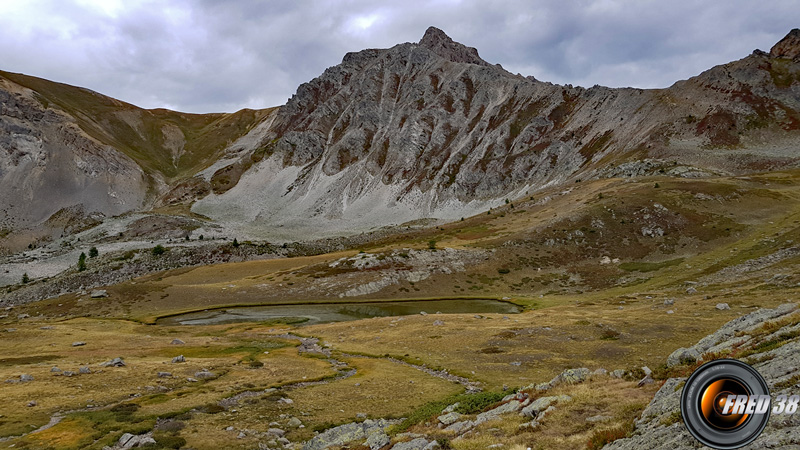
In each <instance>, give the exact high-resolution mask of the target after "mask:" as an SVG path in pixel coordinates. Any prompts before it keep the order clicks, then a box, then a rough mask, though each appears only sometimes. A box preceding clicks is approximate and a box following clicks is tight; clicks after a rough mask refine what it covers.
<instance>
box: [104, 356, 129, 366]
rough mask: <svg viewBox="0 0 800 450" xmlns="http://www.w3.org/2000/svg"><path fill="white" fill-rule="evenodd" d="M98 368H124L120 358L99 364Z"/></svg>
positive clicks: (123, 362)
mask: <svg viewBox="0 0 800 450" xmlns="http://www.w3.org/2000/svg"><path fill="white" fill-rule="evenodd" d="M100 367H125V361H123V360H122V358H121V357H116V358H114V359H112V360H111V361H106V362H104V363H100Z"/></svg>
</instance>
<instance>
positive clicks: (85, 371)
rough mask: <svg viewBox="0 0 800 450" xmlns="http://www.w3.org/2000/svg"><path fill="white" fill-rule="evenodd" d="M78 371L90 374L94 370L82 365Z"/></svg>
mask: <svg viewBox="0 0 800 450" xmlns="http://www.w3.org/2000/svg"><path fill="white" fill-rule="evenodd" d="M78 373H80V374H83V375H88V374H90V373H92V371H91V369H89V368H88V367H86V366H82V367H80V368H78Z"/></svg>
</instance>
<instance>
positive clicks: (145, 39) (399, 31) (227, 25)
mask: <svg viewBox="0 0 800 450" xmlns="http://www.w3.org/2000/svg"><path fill="white" fill-rule="evenodd" d="M10 3H15V4H14V5H13V6H8V5H5V6H3V5H0V39H1V41H0V42H2V44H1V45H0V69H3V70H11V71H17V72H24V73H28V74H30V75H34V76H40V77H44V78H48V79H52V80H55V81H62V82H66V83H70V84H76V85H80V86H85V87H89V88H91V89H94V90H96V91H99V92H101V93H104V94H107V95H110V96H112V97H116V98H119V99H121V100H125V101H128V102H131V103H134V104H137V105H140V106H144V107H169V108H174V109H179V110H184V111H190V112H210V111H234V110H237V109H240V108H243V107H250V108H262V107H267V106H274V105H280V104H283V103H284V102H285V101H286V99H287V98H288V97H290V96H291V95H292V94H293V93H294V91H295V90H296V88H297V86H298V85H299V84H300V83H302V82H305V81H308V80H309V79H311V78H313V77H315V76H317V75H318V74H320V73H321V72H322V71H323V70H324V69H325V68H326V67H329V66H331V65H334V64H337V63H339V62H340V61H341V58H342V56H343V55H344V54H345V53H346V52H348V51H357V50H360V49H363V48H368V47H389V46H392V45H395V44H397V43H402V42H409V41H417V40H419V38H420V37H421V36H422V33H423V32H424V31H425V29H426V28H427V27H428V26H430V25H434V26H437V27H439V28H442V29H443V30H445V31H446V32H447V33H448V34H450V35H451V36H452V37H453V38H454V39H456V40H458V41H460V42H463V43H464V44H467V45H470V46H473V47H476V48H478V50H479V52H480V54H481V56H482V57H483V58H484V59H486V60H487V61H490V62H493V63H501V64H502V65H503V66H504V67H505V68H506V69H508V70H511V71H512V72H520V73H522V74H523V75H533V76H535V77H536V78H538V79H540V80H544V81H552V82H557V83H571V84H575V85H582V86H591V85H594V84H602V85H610V86H636V87H665V86H668V85H670V84H672V83H673V82H675V81H677V80H679V79H685V78H688V77H690V76H693V75H696V74H697V73H699V72H701V71H702V70H705V69H708V68H710V67H711V66H713V65H715V64H721V63H725V62H727V61H730V60H734V59H738V58H742V57H744V56H746V55H747V54H748V53H750V52H751V51H752V50H753V49H755V48H757V47H759V48H762V49H765V50H767V49H769V47H770V46H771V45H772V44H774V43H775V42H776V41H777V40H778V39H780V38H781V37H783V36H784V35H785V34H786V33H787V32H788V31H789V30H790V29H791V28H794V27H797V26H800V9H799V8H797V6H796V2H794V1H788V0H785V1H774V2H769V3H768V4H765V3H756V2H750V1H743V0H736V1H706V2H697V1H690V0H680V1H672V2H655V1H635V0H630V1H614V0H597V1H587V0H581V1H572V2H565V1H556V0H540V1H523V0H512V1H485V0H484V1H480V0H464V1H456V0H451V1H444V0H440V1H420V0H407V1H404V2H372V1H365V0H347V1H322V0H320V1H310V0H298V1H288V0H281V1H269V2H266V1H258V0H228V1H225V2H220V1H213V0H196V1H189V0H181V1H172V2H161V1H155V0H139V1H124V2H123V1H120V2H119V3H118V5H120V7H119V8H118V9H116V10H115V9H114V8H113V7H112V11H111V12H110V13H108V12H107V11H104V8H101V7H98V6H97V5H101V4H102V5H103V6H104V7H105V5H107V4H111V5H114V4H115V2H110V3H109V2H107V3H105V4H103V2H102V0H83V1H76V2H65V1H58V0H36V1H31V2H9V4H10ZM93 5H94V6H93ZM764 5H768V7H766V6H764ZM43 11H45V12H46V13H44V14H43Z"/></svg>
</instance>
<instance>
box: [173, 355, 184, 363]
mask: <svg viewBox="0 0 800 450" xmlns="http://www.w3.org/2000/svg"><path fill="white" fill-rule="evenodd" d="M185 362H186V358H184V357H183V355H178V356H176V357H174V358H172V364H178V363H185Z"/></svg>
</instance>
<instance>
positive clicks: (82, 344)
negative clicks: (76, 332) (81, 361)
mask: <svg viewBox="0 0 800 450" xmlns="http://www.w3.org/2000/svg"><path fill="white" fill-rule="evenodd" d="M84 345H86V342H83V341H77V342H73V343H72V346H73V347H83V346H84Z"/></svg>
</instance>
